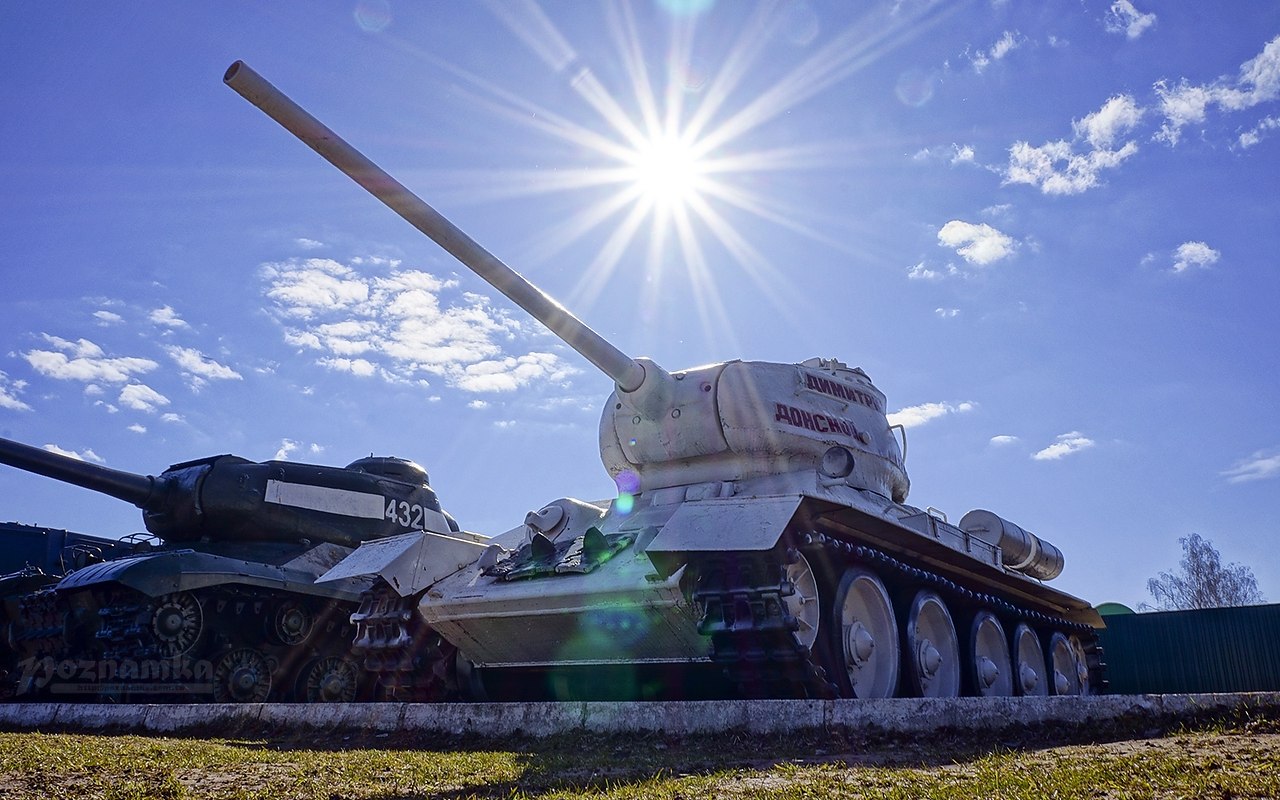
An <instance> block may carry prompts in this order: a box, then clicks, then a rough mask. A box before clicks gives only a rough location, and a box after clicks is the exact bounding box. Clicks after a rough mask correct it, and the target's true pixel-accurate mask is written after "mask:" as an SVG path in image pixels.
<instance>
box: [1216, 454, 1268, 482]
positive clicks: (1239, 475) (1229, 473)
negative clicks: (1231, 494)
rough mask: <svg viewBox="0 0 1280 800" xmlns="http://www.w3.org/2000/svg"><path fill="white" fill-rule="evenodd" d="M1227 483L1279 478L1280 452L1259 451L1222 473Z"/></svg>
mask: <svg viewBox="0 0 1280 800" xmlns="http://www.w3.org/2000/svg"><path fill="white" fill-rule="evenodd" d="M1222 474H1223V475H1224V476H1225V477H1226V479H1227V482H1228V483H1247V482H1249V481H1260V480H1264V479H1266V478H1277V477H1280V450H1259V451H1258V452H1256V453H1254V454H1253V455H1251V456H1249V457H1248V458H1242V459H1240V460H1239V461H1237V462H1236V463H1235V465H1233V466H1232V467H1231V469H1228V470H1226V471H1224V472H1223V473H1222Z"/></svg>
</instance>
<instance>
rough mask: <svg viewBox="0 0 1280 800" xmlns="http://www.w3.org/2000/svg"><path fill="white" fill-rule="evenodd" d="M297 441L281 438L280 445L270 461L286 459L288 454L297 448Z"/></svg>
mask: <svg viewBox="0 0 1280 800" xmlns="http://www.w3.org/2000/svg"><path fill="white" fill-rule="evenodd" d="M299 444H300V443H299V442H295V441H294V440H293V439H281V440H280V447H279V449H278V450H276V454H275V455H274V456H272V457H271V460H272V461H288V460H289V454H290V453H292V452H293V451H294V450H297V449H298V445H299Z"/></svg>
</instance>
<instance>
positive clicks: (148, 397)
mask: <svg viewBox="0 0 1280 800" xmlns="http://www.w3.org/2000/svg"><path fill="white" fill-rule="evenodd" d="M120 405H122V406H125V407H126V408H132V409H133V410H135V411H145V412H147V413H148V414H150V413H152V412H154V411H156V410H157V409H158V408H160V407H161V406H167V405H169V398H167V397H165V396H164V395H162V394H160V393H159V392H157V391H156V390H155V389H152V388H151V387H150V386H147V385H146V384H143V383H131V384H129V385H128V386H126V387H124V388H123V389H121V390H120Z"/></svg>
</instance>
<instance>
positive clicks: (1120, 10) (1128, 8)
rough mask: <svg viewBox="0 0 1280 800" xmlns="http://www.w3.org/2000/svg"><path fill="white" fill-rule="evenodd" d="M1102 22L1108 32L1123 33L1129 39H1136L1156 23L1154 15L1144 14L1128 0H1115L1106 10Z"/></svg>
mask: <svg viewBox="0 0 1280 800" xmlns="http://www.w3.org/2000/svg"><path fill="white" fill-rule="evenodd" d="M1104 24H1105V25H1106V27H1107V32H1108V33H1123V34H1124V35H1125V36H1127V37H1129V38H1130V39H1137V38H1138V37H1139V36H1141V35H1142V34H1143V33H1145V32H1146V31H1147V30H1148V29H1150V28H1151V26H1152V25H1155V24H1156V15H1155V14H1154V13H1147V14H1144V13H1143V12H1141V11H1139V10H1138V9H1137V8H1136V7H1134V5H1133V3H1132V2H1130V0H1116V1H1115V2H1114V3H1112V4H1111V8H1110V9H1109V10H1108V11H1107V16H1106V19H1105V20H1104Z"/></svg>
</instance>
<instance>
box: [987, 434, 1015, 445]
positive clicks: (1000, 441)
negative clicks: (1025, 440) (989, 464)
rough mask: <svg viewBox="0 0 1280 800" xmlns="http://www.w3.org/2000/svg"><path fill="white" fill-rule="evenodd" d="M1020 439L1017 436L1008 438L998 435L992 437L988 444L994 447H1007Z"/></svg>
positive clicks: (1004, 435) (1006, 435) (1007, 436)
mask: <svg viewBox="0 0 1280 800" xmlns="http://www.w3.org/2000/svg"><path fill="white" fill-rule="evenodd" d="M1019 441H1021V439H1019V438H1018V437H1017V436H1009V435H1008V434H1000V435H999V436H992V437H991V442H990V444H991V445H993V446H995V447H1008V446H1009V445H1011V444H1017V443H1018V442H1019Z"/></svg>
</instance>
